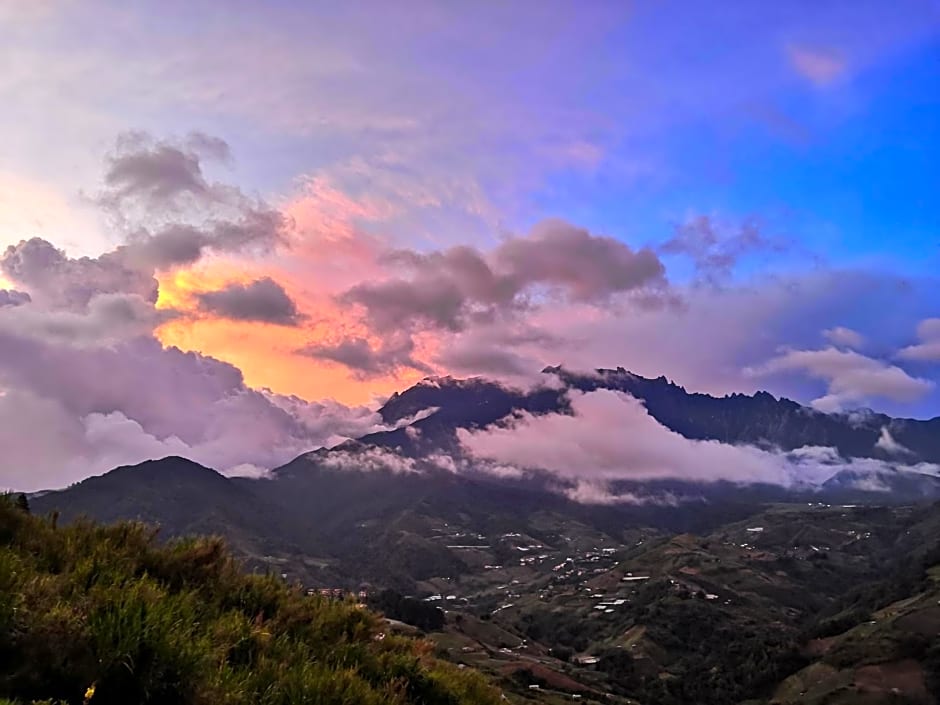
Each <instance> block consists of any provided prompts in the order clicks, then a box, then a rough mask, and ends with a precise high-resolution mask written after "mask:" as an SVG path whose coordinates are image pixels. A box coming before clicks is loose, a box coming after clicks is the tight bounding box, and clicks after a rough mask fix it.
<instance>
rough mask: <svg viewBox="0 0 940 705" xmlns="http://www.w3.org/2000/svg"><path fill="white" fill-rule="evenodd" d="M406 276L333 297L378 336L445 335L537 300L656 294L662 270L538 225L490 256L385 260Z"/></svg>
mask: <svg viewBox="0 0 940 705" xmlns="http://www.w3.org/2000/svg"><path fill="white" fill-rule="evenodd" d="M386 259H387V260H388V262H389V263H390V264H391V265H393V266H397V267H399V268H401V269H404V270H406V271H408V272H409V273H410V274H411V276H410V277H397V278H390V279H387V280H385V281H381V282H376V283H371V282H370V283H362V284H358V285H356V286H354V287H352V288H350V289H349V290H348V291H346V292H345V293H344V294H342V296H341V297H340V301H341V302H343V303H351V304H358V305H360V306H362V307H363V308H364V309H365V312H366V316H367V319H368V320H369V322H370V323H371V324H372V325H373V326H374V327H375V328H377V329H379V330H389V329H395V328H400V327H403V326H404V327H415V326H427V327H431V328H440V329H444V330H450V331H458V330H461V329H463V328H464V327H466V326H467V325H468V324H469V323H470V321H471V320H474V319H475V320H487V319H490V318H492V317H493V316H495V315H497V314H499V313H506V312H509V311H512V310H514V309H518V308H520V307H523V306H525V305H527V304H531V303H532V302H533V301H534V300H537V299H539V298H540V297H543V296H549V297H550V296H552V295H556V296H558V297H560V298H561V299H562V300H569V301H601V300H606V299H608V298H609V297H611V296H612V295H614V294H619V293H624V292H643V291H646V292H648V291H651V290H652V291H660V290H662V289H664V288H665V268H664V267H663V265H662V263H661V262H660V261H659V259H658V258H657V257H656V255H655V253H653V252H652V251H651V250H648V249H641V250H633V249H632V248H631V247H629V246H628V245H626V244H624V243H622V242H620V241H618V240H614V239H613V238H609V237H602V236H598V235H592V234H591V233H589V232H588V231H587V230H584V229H581V228H577V227H575V226H573V225H570V224H568V223H565V222H563V221H557V220H550V221H543V222H542V223H540V224H538V225H536V226H535V227H534V228H533V229H532V231H531V233H530V234H529V235H528V236H526V237H511V238H509V239H507V240H505V241H504V242H503V243H501V244H500V245H498V246H497V247H496V248H494V249H493V250H491V251H490V252H481V251H479V250H476V249H474V248H471V247H467V246H461V247H453V248H450V249H447V250H443V251H436V252H431V253H428V254H424V253H418V252H415V251H412V250H402V251H396V252H392V253H390V254H389V255H388V256H387V258H386Z"/></svg>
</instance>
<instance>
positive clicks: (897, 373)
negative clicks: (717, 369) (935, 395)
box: [750, 347, 934, 411]
mask: <svg viewBox="0 0 940 705" xmlns="http://www.w3.org/2000/svg"><path fill="white" fill-rule="evenodd" d="M780 372H804V373H806V374H808V375H810V376H812V377H814V378H816V379H821V380H823V381H825V382H826V384H827V385H828V393H827V394H826V395H825V396H823V397H820V398H818V399H815V400H813V402H812V405H813V407H814V408H816V409H819V410H820V411H839V410H842V409H843V408H845V407H846V406H847V405H853V404H861V403H866V402H867V401H868V400H870V399H873V398H886V399H892V400H895V401H902V402H912V401H915V400H917V399H919V398H921V397H923V396H924V395H926V394H927V393H928V392H930V390H931V389H933V388H934V383H933V382H932V381H930V380H927V379H922V378H920V377H912V376H911V375H909V374H908V373H907V372H905V371H904V370H903V369H901V368H900V367H897V366H896V365H890V364H888V363H885V362H882V361H881V360H876V359H874V358H871V357H866V356H864V355H861V354H859V353H857V352H855V351H852V350H839V349H838V348H834V347H829V348H824V349H822V350H788V351H786V352H784V353H782V354H781V355H778V356H777V357H775V358H773V359H771V360H768V361H767V362H765V363H764V364H762V365H760V366H758V367H755V368H752V369H751V370H750V373H751V374H754V375H758V376H763V375H769V374H776V373H780Z"/></svg>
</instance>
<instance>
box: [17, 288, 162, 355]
mask: <svg viewBox="0 0 940 705" xmlns="http://www.w3.org/2000/svg"><path fill="white" fill-rule="evenodd" d="M174 315H175V313H174V312H173V311H170V310H166V309H164V310H158V309H156V308H154V307H153V304H152V303H151V302H149V301H145V300H144V299H142V298H141V297H140V296H138V295H137V294H121V293H115V294H96V295H95V296H94V297H93V298H92V299H91V300H90V301H89V302H88V306H87V307H86V309H85V310H84V311H81V312H76V311H71V310H67V309H66V310H57V309H52V310H50V309H45V308H40V307H37V306H31V305H21V306H17V307H15V308H7V309H4V310H0V331H6V332H9V333H11V334H13V335H18V336H24V337H31V338H39V339H42V340H46V341H50V342H60V343H64V344H69V345H111V344H113V343H115V342H118V341H121V340H128V339H131V338H136V337H138V336H142V335H149V334H151V333H152V332H153V329H154V328H155V327H156V326H158V325H160V324H161V323H164V322H165V321H167V320H170V319H171V318H172V317H173V316H174Z"/></svg>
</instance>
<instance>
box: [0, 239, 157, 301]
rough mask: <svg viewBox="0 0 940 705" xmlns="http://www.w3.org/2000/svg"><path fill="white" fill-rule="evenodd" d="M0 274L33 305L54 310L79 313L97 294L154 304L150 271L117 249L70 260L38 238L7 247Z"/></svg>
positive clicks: (0, 259) (155, 283) (154, 288)
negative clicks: (133, 297) (134, 297)
mask: <svg viewBox="0 0 940 705" xmlns="http://www.w3.org/2000/svg"><path fill="white" fill-rule="evenodd" d="M0 271H2V272H3V273H4V274H5V275H6V276H7V277H9V278H10V279H11V280H12V281H13V282H15V283H16V284H17V285H18V286H22V287H23V288H24V289H26V291H27V292H28V293H29V295H30V296H31V297H32V299H33V301H34V302H35V303H37V304H41V305H45V306H48V307H51V308H57V309H69V310H81V309H83V308H84V307H85V306H87V305H88V302H89V301H90V300H91V298H92V297H93V296H95V295H98V294H117V293H123V294H136V295H137V296H140V297H141V298H143V299H144V300H147V301H156V300H157V281H156V279H154V277H153V272H152V271H147V270H145V269H140V268H138V267H135V266H133V265H132V264H131V263H129V262H128V261H127V258H126V257H125V255H124V252H123V251H122V250H120V249H118V250H116V251H114V252H108V253H105V254H103V255H101V256H99V257H79V258H71V257H68V256H66V254H65V253H64V252H63V251H62V250H60V249H58V248H57V247H55V246H54V245H53V244H52V243H50V242H47V241H46V240H43V239H40V238H32V239H30V240H24V241H22V242H20V243H19V244H17V245H10V246H9V247H7V249H6V251H5V252H4V254H3V256H2V258H0Z"/></svg>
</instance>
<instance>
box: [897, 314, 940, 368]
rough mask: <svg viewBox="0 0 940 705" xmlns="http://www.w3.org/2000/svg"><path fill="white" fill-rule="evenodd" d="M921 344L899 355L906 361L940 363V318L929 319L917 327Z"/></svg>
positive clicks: (911, 346)
mask: <svg viewBox="0 0 940 705" xmlns="http://www.w3.org/2000/svg"><path fill="white" fill-rule="evenodd" d="M917 337H918V338H919V339H920V342H919V343H917V344H915V345H909V346H907V347H906V348H904V349H902V350H901V351H900V352H899V353H898V357H900V358H903V359H905V360H918V361H928V362H936V361H940V318H927V319H925V320H923V321H921V322H920V324H919V325H918V326H917Z"/></svg>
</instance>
